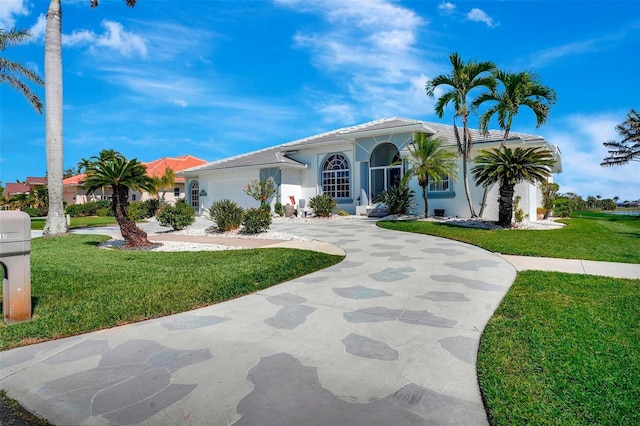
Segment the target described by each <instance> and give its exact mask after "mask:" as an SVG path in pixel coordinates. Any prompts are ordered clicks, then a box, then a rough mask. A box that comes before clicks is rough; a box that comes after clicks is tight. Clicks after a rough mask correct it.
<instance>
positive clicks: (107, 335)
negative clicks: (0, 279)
mask: <svg viewBox="0 0 640 426" xmlns="http://www.w3.org/2000/svg"><path fill="white" fill-rule="evenodd" d="M273 229H274V230H275V231H277V232H285V233H289V234H294V235H299V236H301V237H306V238H309V239H316V240H320V241H323V242H327V243H331V244H335V245H339V246H340V247H341V248H342V249H343V250H344V251H345V253H346V254H347V255H346V258H345V260H343V261H342V262H341V263H339V264H337V265H335V266H333V267H330V268H327V269H325V270H322V271H318V272H316V273H314V274H311V275H308V276H305V277H301V278H299V279H296V280H292V281H289V282H286V283H283V284H281V285H278V286H274V287H271V288H269V289H266V290H263V291H260V292H258V293H255V294H251V295H248V296H245V297H241V298H238V299H235V300H231V301H228V302H225V303H221V304H218V305H214V306H209V307H205V308H201V309H198V310H195V311H192V312H187V313H184V314H179V315H174V316H171V317H166V318H159V319H155V320H151V321H145V322H142V323H138V324H132V325H126V326H122V327H116V328H113V329H109V330H102V331H99V332H95V333H91V334H87V335H83V336H77V337H74V338H70V339H62V340H58V341H53V342H46V343H43V344H38V345H32V346H28V347H24V348H18V349H14V350H11V351H5V352H2V353H0V368H1V371H0V387H1V388H3V389H6V390H7V391H8V394H9V395H10V396H12V397H14V398H17V399H18V400H19V401H20V402H21V403H23V404H24V405H25V406H26V407H27V408H29V409H30V410H32V411H34V412H35V413H36V414H38V415H40V416H43V417H45V418H47V419H48V420H49V421H51V422H52V423H54V424H59V425H76V424H83V425H105V424H110V425H111V424H113V425H129V424H143V425H179V424H185V425H186V424H188V425H231V424H235V425H474V424H476V425H484V424H487V419H486V414H485V412H484V409H483V405H482V401H481V397H480V393H479V389H478V384H477V379H476V373H475V359H476V352H477V349H478V342H479V337H480V333H481V330H482V329H483V328H484V326H485V324H486V322H487V321H488V319H489V318H490V316H491V314H492V313H493V311H494V310H495V308H496V307H497V306H498V304H499V301H500V300H501V298H502V297H503V296H504V294H505V293H506V291H507V289H508V288H509V286H510V285H511V283H512V282H513V280H514V278H515V270H514V268H513V267H512V266H511V265H510V264H509V263H507V262H506V261H505V260H503V259H502V258H500V257H499V256H497V255H494V254H492V253H489V252H486V251H483V250H480V249H477V248H475V247H472V246H468V245H465V244H463V243H456V242H451V241H445V240H441V239H438V238H436V237H431V236H423V235H415V234H407V233H400V232H393V231H389V230H385V229H381V228H378V227H376V226H375V223H374V222H373V221H370V220H367V219H359V218H353V219H346V220H341V221H322V220H317V221H309V222H305V223H300V222H291V223H287V222H285V223H276V224H274V225H273Z"/></svg>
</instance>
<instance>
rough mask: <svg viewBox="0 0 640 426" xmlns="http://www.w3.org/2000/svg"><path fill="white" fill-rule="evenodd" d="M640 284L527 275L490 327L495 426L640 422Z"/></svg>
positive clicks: (483, 375) (483, 349) (489, 385)
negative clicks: (639, 325)
mask: <svg viewBox="0 0 640 426" xmlns="http://www.w3.org/2000/svg"><path fill="white" fill-rule="evenodd" d="M638 324H640V280H623V279H613V278H605V277H595V276H588V275H573V274H563V273H550V272H540V271H527V272H522V273H519V274H518V278H517V279H516V281H515V283H514V284H513V286H512V287H511V289H510V290H509V292H508V293H507V295H506V297H505V298H504V300H503V301H502V303H501V305H500V307H499V308H498V309H497V310H496V312H495V314H494V316H493V318H492V319H491V320H490V322H489V324H488V325H487V327H486V329H485V331H484V333H483V335H482V338H481V342H480V350H479V353H478V364H477V367H478V379H479V382H480V388H481V390H482V394H483V397H484V400H485V404H486V407H487V411H488V415H489V420H490V422H491V424H492V425H524V424H544V425H583V424H584V425H586V424H611V425H613V424H616V425H631V424H640V327H638Z"/></svg>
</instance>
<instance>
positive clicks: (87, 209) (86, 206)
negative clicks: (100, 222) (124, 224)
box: [65, 200, 111, 217]
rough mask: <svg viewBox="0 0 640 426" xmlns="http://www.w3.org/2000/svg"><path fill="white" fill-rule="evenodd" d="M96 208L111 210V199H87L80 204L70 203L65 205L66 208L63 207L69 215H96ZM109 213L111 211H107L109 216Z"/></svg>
mask: <svg viewBox="0 0 640 426" xmlns="http://www.w3.org/2000/svg"><path fill="white" fill-rule="evenodd" d="M98 209H109V211H111V201H109V200H100V201H89V202H87V203H82V204H72V205H70V206H67V208H66V209H65V213H66V214H68V215H70V216H71V217H86V216H96V215H97V212H98ZM110 215H111V213H109V216H110Z"/></svg>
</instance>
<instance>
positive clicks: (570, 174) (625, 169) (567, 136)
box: [546, 112, 640, 200]
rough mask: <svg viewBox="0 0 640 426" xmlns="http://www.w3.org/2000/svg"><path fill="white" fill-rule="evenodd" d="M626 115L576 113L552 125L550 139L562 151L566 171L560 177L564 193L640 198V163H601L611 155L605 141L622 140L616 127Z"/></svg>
mask: <svg viewBox="0 0 640 426" xmlns="http://www.w3.org/2000/svg"><path fill="white" fill-rule="evenodd" d="M625 114H626V112H621V113H619V114H613V113H612V114H597V115H573V116H570V117H567V118H566V119H564V120H562V121H560V122H559V123H557V124H555V125H554V126H553V127H551V126H548V127H550V128H549V129H547V130H549V131H548V132H547V135H546V139H547V140H548V141H549V142H550V143H552V144H556V145H558V146H559V147H560V150H561V152H562V168H563V172H562V173H561V174H559V175H558V176H557V177H556V182H558V183H559V184H560V192H563V193H566V192H574V193H576V194H579V195H581V196H583V197H586V196H588V195H602V196H603V197H604V198H612V197H614V196H618V197H620V198H621V200H635V199H638V198H640V187H639V186H638V182H639V181H640V164H638V163H630V164H627V165H624V166H616V167H602V166H600V163H601V162H602V159H603V158H604V157H605V156H606V155H607V149H606V148H605V147H604V146H603V145H602V143H603V142H606V141H608V140H619V139H620V136H619V135H618V133H617V131H616V130H615V126H616V125H618V124H620V123H621V122H622V121H624V118H625Z"/></svg>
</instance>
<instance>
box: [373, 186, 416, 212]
mask: <svg viewBox="0 0 640 426" xmlns="http://www.w3.org/2000/svg"><path fill="white" fill-rule="evenodd" d="M415 194H416V192H415V191H414V190H413V189H411V188H409V187H408V186H407V185H398V186H394V187H392V188H389V189H387V190H385V191H382V192H381V193H380V194H378V196H377V197H376V198H375V200H373V202H374V203H384V204H385V205H386V206H387V214H408V213H409V210H410V209H411V207H412V206H413V197H414V196H415Z"/></svg>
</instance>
